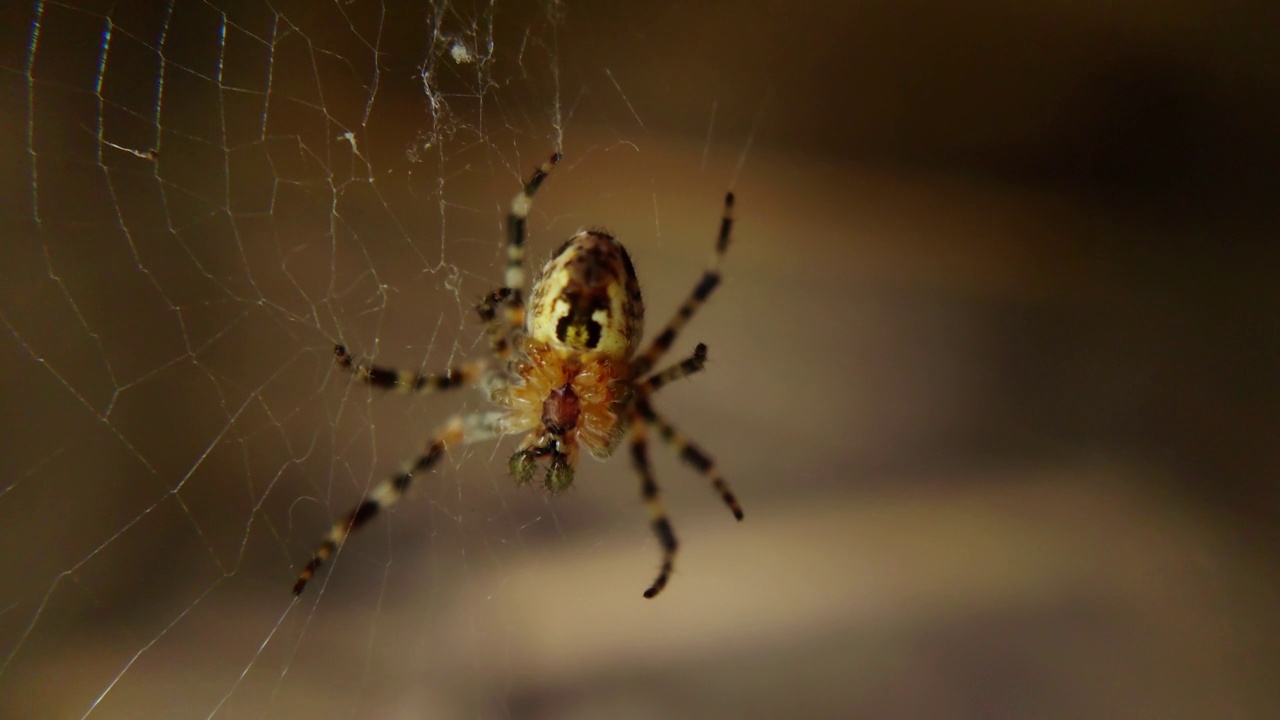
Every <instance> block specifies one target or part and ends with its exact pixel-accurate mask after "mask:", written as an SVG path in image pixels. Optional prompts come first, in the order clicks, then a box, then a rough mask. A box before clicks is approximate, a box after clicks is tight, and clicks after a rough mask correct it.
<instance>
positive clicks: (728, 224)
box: [631, 193, 733, 377]
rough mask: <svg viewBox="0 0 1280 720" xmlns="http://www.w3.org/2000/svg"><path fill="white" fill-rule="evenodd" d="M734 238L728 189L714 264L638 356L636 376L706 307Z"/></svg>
mask: <svg viewBox="0 0 1280 720" xmlns="http://www.w3.org/2000/svg"><path fill="white" fill-rule="evenodd" d="M732 239H733V193H727V194H725V196H724V215H722V216H721V218H720V234H719V236H718V237H717V238H716V252H715V255H714V256H713V257H712V259H711V265H710V266H709V267H708V268H707V269H706V271H704V272H703V273H702V279H701V280H699V281H698V284H697V285H695V286H694V287H693V292H692V293H690V294H689V297H688V298H687V299H686V300H685V301H684V304H683V305H681V306H680V309H679V310H677V311H676V314H675V316H674V317H672V318H671V320H670V321H669V322H668V323H667V326H666V327H665V328H663V329H662V332H660V333H658V336H657V337H655V338H654V339H653V343H652V344H650V345H649V349H647V350H645V351H644V353H642V354H641V355H639V356H637V357H636V359H635V360H633V361H632V364H631V367H632V373H633V376H634V377H639V376H640V375H643V374H645V373H647V372H649V370H651V369H653V366H654V364H655V363H656V362H658V359H659V358H661V357H662V355H663V353H665V352H667V350H670V349H671V345H672V343H674V342H675V341H676V335H677V334H678V333H679V332H680V330H681V329H682V328H684V326H685V324H686V323H688V322H689V319H690V318H692V317H693V314H694V313H696V312H697V311H698V308H700V307H702V304H703V303H704V302H706V301H707V298H708V297H710V296H711V293H712V291H714V290H715V289H716V286H718V285H719V284H720V263H721V262H722V261H723V260H724V254H725V251H726V250H728V249H729V242H730V241H731V240H732Z"/></svg>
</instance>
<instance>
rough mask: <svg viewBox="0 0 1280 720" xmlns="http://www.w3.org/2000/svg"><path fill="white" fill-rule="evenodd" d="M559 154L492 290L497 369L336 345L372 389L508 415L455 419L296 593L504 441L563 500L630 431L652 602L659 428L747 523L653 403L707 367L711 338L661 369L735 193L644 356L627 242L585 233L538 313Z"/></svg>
mask: <svg viewBox="0 0 1280 720" xmlns="http://www.w3.org/2000/svg"><path fill="white" fill-rule="evenodd" d="M559 160H560V155H559V154H556V155H553V156H552V157H551V159H550V160H548V161H547V162H545V163H543V164H542V166H541V167H540V168H538V170H537V171H536V172H535V173H534V174H533V177H532V178H530V180H529V182H528V183H526V184H525V186H524V189H523V191H522V192H520V193H519V194H518V195H516V197H515V199H514V200H513V201H512V203H511V213H510V215H509V217H508V222H507V226H508V228H509V233H510V234H509V237H508V241H507V270H506V277H505V285H504V286H503V287H501V288H498V289H497V290H494V291H493V292H492V293H490V294H489V295H488V296H486V298H485V299H484V302H482V303H481V304H480V305H479V307H478V311H479V314H480V319H481V320H482V321H483V322H484V323H485V326H486V330H487V332H488V335H489V347H490V350H491V351H492V354H493V356H494V359H496V360H497V361H498V362H497V365H496V366H495V365H494V364H493V363H491V362H490V361H488V360H478V361H475V362H471V363H468V364H466V365H462V366H460V367H457V368H454V369H451V370H449V371H448V372H447V373H445V374H443V375H422V374H418V373H413V372H400V371H397V370H394V369H391V368H384V367H379V366H376V365H366V364H362V363H357V362H356V361H355V359H354V358H352V356H351V355H350V354H349V353H348V352H347V350H346V348H345V347H343V346H342V345H338V346H337V347H336V348H335V353H336V355H337V359H338V364H339V366H341V367H343V368H344V369H347V370H350V371H352V372H355V373H356V376H357V377H358V378H360V379H361V380H363V381H364V382H366V383H369V384H370V385H374V386H377V387H384V388H390V389H397V390H401V391H406V392H408V391H413V392H432V391H436V390H443V389H447V388H453V387H460V386H466V385H478V386H480V387H482V388H484V389H486V391H487V393H488V396H489V399H490V400H491V401H492V402H493V404H494V405H495V406H496V409H493V410H487V411H481V412H476V413H472V414H469V415H461V416H456V417H454V418H452V419H450V420H449V421H448V422H446V423H445V425H444V426H443V427H442V428H441V429H440V431H439V432H438V433H437V434H436V436H435V437H434V438H432V440H431V442H430V443H429V445H428V449H427V451H426V452H425V453H424V454H423V455H421V456H420V457H418V458H417V459H416V460H414V461H413V462H411V463H408V464H406V465H405V467H404V469H403V470H402V471H401V472H400V473H399V474H397V475H394V476H392V477H391V478H390V479H388V480H386V481H384V482H382V483H380V484H379V485H377V486H376V487H374V488H373V489H372V490H370V491H369V494H368V496H367V497H366V498H365V500H364V501H363V502H361V503H360V504H359V505H357V506H356V507H355V508H354V509H352V510H351V511H349V512H348V513H347V514H346V516H345V517H344V518H343V519H342V520H340V521H338V522H337V523H335V524H334V525H333V527H332V528H330V530H329V535H328V536H327V537H326V538H325V540H324V542H322V543H321V544H320V547H319V548H318V549H317V550H316V552H315V554H314V555H313V556H312V558H311V561H310V562H309V563H307V566H306V567H305V568H304V569H303V571H302V573H301V574H300V575H299V577H298V581H297V582H296V583H294V587H293V590H294V593H295V594H298V593H301V592H302V589H303V587H305V586H306V583H307V581H308V580H310V579H311V577H312V576H314V575H315V571H316V569H317V568H319V567H320V565H321V564H323V563H324V562H325V561H326V560H328V559H329V558H330V557H331V556H332V555H333V554H334V553H335V552H337V550H338V548H339V547H341V546H342V543H343V542H345V541H346V538H347V536H348V535H349V534H350V533H351V532H352V531H353V530H355V529H356V528H357V527H359V526H361V525H363V524H364V523H365V522H367V521H368V520H369V519H370V518H372V517H374V516H375V515H377V514H378V513H379V512H380V511H382V510H383V509H385V508H387V507H389V506H391V505H393V504H395V503H396V501H398V500H399V499H400V497H401V496H402V495H403V494H404V492H405V491H406V490H407V489H408V488H409V486H410V485H411V484H412V482H413V480H414V478H415V477H416V476H418V475H421V474H422V473H424V472H425V471H427V470H428V469H430V468H431V467H432V466H434V465H435V464H436V463H437V462H438V461H439V459H440V457H441V456H442V455H444V453H445V451H446V450H448V448H450V447H453V446H457V445H463V444H466V443H471V442H476V441H478V440H484V439H486V438H491V437H494V436H498V435H510V434H520V433H524V434H525V438H524V440H523V442H521V444H520V447H519V448H518V449H517V450H516V451H515V453H513V454H512V455H511V459H510V462H509V467H510V470H511V474H512V475H513V476H514V477H515V479H516V481H517V482H518V483H520V484H527V483H529V482H531V481H532V479H533V476H534V474H535V473H536V472H537V469H538V465H539V463H541V462H544V461H545V462H546V466H547V469H546V475H545V478H544V480H543V485H544V486H545V487H546V489H547V490H549V491H551V492H552V493H558V492H561V491H563V490H565V489H567V488H568V487H569V486H570V485H572V484H573V477H574V470H575V468H576V466H577V460H578V448H579V447H582V448H584V449H586V451H587V453H588V454H590V455H591V456H592V457H595V458H599V459H604V458H606V457H608V456H610V455H612V454H613V452H614V450H615V449H616V448H617V447H618V444H619V443H620V442H621V441H622V438H623V436H624V435H626V434H627V432H628V431H629V432H630V433H631V457H632V462H633V464H634V465H635V468H636V471H637V473H639V475H640V480H641V485H640V488H641V495H642V497H643V498H644V500H645V502H646V504H647V505H648V507H649V515H650V522H651V524H652V526H653V531H654V534H656V535H657V537H658V541H659V542H660V543H661V545H662V549H663V562H662V569H661V571H660V572H659V574H658V577H657V579H655V580H654V581H653V584H652V585H650V586H649V588H648V589H647V590H646V591H645V597H653V596H654V595H657V594H658V593H659V592H661V591H662V589H663V588H664V587H666V584H667V581H668V579H669V578H670V575H671V572H672V569H673V564H674V560H675V553H676V547H677V543H676V538H675V534H674V533H673V532H672V530H671V522H670V521H669V520H668V519H667V515H666V512H665V511H664V510H663V508H662V503H661V500H660V499H659V493H658V485H657V483H656V482H655V481H654V479H653V473H652V471H651V470H650V467H649V452H648V445H647V439H646V430H647V428H649V427H652V428H654V429H656V430H657V431H658V434H659V435H660V436H661V437H662V439H663V440H665V441H667V442H668V443H670V444H671V445H672V446H673V447H674V448H675V449H676V450H677V452H678V453H679V454H680V458H681V459H682V460H684V461H685V462H686V463H688V464H689V465H691V466H693V468H694V469H696V470H697V471H698V472H700V473H702V474H703V475H705V476H706V477H707V478H709V479H710V481H711V485H712V487H713V488H714V489H715V490H716V491H717V492H718V493H719V494H720V497H721V499H723V500H724V502H725V504H726V505H728V506H729V509H730V510H732V511H733V514H734V517H736V518H737V519H739V520H741V519H742V509H741V508H740V507H739V506H738V501H737V500H736V499H735V498H734V496H733V493H732V492H730V490H729V486H728V485H727V484H726V483H725V481H724V479H723V478H721V477H720V475H719V473H718V472H717V471H716V469H715V465H714V463H713V462H712V460H711V458H710V457H709V456H708V455H707V454H706V453H704V452H703V451H702V450H701V449H699V448H698V447H697V446H696V445H694V444H693V443H692V442H690V441H689V440H688V439H687V438H686V437H685V436H684V435H682V434H681V433H680V432H679V431H678V430H676V429H675V428H674V427H673V426H672V425H671V424H669V423H668V422H667V421H666V420H664V419H662V417H661V416H659V415H658V414H657V412H656V411H655V410H654V409H653V407H652V405H650V403H649V398H650V396H651V395H652V394H653V393H654V392H656V391H657V390H658V389H659V388H661V387H663V386H664V385H666V384H667V383H669V382H671V381H673V380H678V379H680V378H682V377H685V376H688V375H691V374H693V373H695V372H698V371H699V370H701V369H702V368H703V365H704V364H705V362H706V358H707V354H706V353H707V348H706V346H705V345H702V344H699V345H698V346H697V347H696V348H695V349H694V352H693V354H692V355H690V356H689V357H688V358H686V359H685V360H683V361H681V362H679V363H677V364H675V365H673V366H671V367H669V368H666V369H664V370H662V371H660V372H657V373H652V374H651V373H650V371H651V370H653V367H654V364H655V363H656V362H657V360H658V359H659V358H660V357H661V356H662V355H663V354H664V353H666V351H667V350H669V349H670V348H671V345H672V343H673V342H674V341H675V338H676V335H677V333H679V331H680V329H681V328H683V327H684V325H685V323H686V322H688V320H689V318H691V317H693V314H694V312H695V311H696V310H697V309H698V307H699V306H700V305H701V304H702V303H703V302H704V301H706V299H707V297H708V296H710V295H711V293H712V291H714V290H715V288H716V286H717V285H718V284H719V282H720V271H719V267H718V266H719V262H720V258H721V257H723V255H724V252H725V250H726V249H727V248H728V246H729V239H730V231H731V230H732V227H733V220H732V218H731V215H730V213H731V211H732V209H733V194H732V193H730V194H728V195H726V196H725V204H724V216H723V218H722V220H721V222H720V234H719V238H718V240H717V242H716V255H715V265H713V266H712V267H711V268H710V269H708V270H707V271H706V272H705V273H703V276H702V280H701V281H699V282H698V284H697V285H696V286H695V287H694V290H693V293H692V294H691V295H690V296H689V298H688V299H687V300H685V302H684V304H683V305H682V306H681V307H680V309H679V310H678V311H677V312H676V315H675V317H673V318H672V319H671V321H670V322H668V323H667V325H666V327H665V328H664V329H663V331H662V332H661V333H660V334H659V335H658V336H657V338H656V339H655V340H654V341H653V343H652V344H651V345H650V346H649V348H648V349H647V350H645V351H644V352H642V353H639V354H636V353H635V349H636V347H637V346H638V344H639V342H640V337H641V335H642V334H643V332H644V302H643V300H642V298H641V295H640V283H639V281H638V280H637V279H636V271H635V267H634V266H633V265H632V263H631V257H630V256H629V255H628V254H627V251H626V249H625V248H623V247H622V243H620V242H618V241H617V240H616V239H615V238H614V237H613V236H612V235H610V234H609V233H607V232H604V231H602V230H585V231H582V232H579V233H578V234H576V235H574V236H573V237H571V238H570V239H569V240H568V241H567V242H565V243H564V244H563V245H561V246H560V248H559V249H558V250H556V252H555V253H553V254H552V257H551V260H550V261H548V262H547V264H546V266H544V267H543V269H542V272H541V274H540V275H539V277H538V280H537V282H535V283H534V286H533V292H532V293H531V295H530V300H529V308H528V312H527V314H526V311H525V307H524V304H523V301H522V297H521V293H520V288H521V287H522V286H523V285H524V239H525V221H526V217H527V216H528V213H529V209H530V206H531V204H532V197H533V194H534V193H535V192H536V191H537V190H538V188H539V187H540V186H541V185H542V181H543V180H545V179H546V177H547V173H549V172H551V168H552V167H554V166H555V164H556V163H557V162H559Z"/></svg>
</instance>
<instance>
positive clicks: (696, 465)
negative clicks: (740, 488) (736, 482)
mask: <svg viewBox="0 0 1280 720" xmlns="http://www.w3.org/2000/svg"><path fill="white" fill-rule="evenodd" d="M636 413H637V414H639V416H640V417H641V418H643V419H644V421H645V422H647V423H649V424H650V425H652V426H654V427H655V428H657V430H658V434H659V435H661V436H662V439H663V440H666V441H667V443H669V444H670V445H671V447H672V448H673V449H675V451H676V453H678V454H679V455H680V459H681V460H683V461H684V462H686V463H688V464H689V465H690V466H692V467H693V469H695V470H697V471H698V472H699V473H701V474H702V475H703V476H704V477H707V478H710V479H711V487H712V488H713V489H714V490H715V491H716V492H717V493H719V494H720V499H721V500H723V501H724V504H725V505H728V506H729V510H730V512H732V513H733V516H734V517H735V518H737V519H738V520H741V519H742V506H740V505H738V499H737V498H736V497H734V496H733V491H732V490H730V489H729V483H727V482H725V479H724V478H722V477H720V473H719V471H717V470H716V466H715V462H714V461H713V460H712V459H711V456H709V455H707V454H706V453H705V452H703V451H702V448H699V447H698V446H697V445H695V444H694V443H693V441H691V440H690V439H689V438H687V437H685V435H684V434H683V433H681V432H680V431H679V430H677V429H676V428H675V427H674V426H672V425H671V423H669V422H667V421H666V420H663V419H662V418H661V417H660V416H659V415H658V413H656V412H654V409H653V406H652V405H650V404H649V402H648V400H645V399H643V398H642V399H640V400H638V401H637V402H636Z"/></svg>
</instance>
